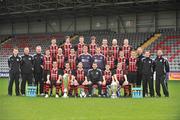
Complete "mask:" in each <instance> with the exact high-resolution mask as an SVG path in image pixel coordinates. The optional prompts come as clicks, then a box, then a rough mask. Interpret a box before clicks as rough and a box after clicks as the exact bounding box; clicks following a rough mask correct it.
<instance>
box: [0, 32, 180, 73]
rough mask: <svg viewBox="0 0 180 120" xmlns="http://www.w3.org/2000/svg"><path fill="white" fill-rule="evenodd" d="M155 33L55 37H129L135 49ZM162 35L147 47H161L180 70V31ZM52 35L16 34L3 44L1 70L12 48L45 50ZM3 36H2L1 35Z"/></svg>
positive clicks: (4, 69)
mask: <svg viewBox="0 0 180 120" xmlns="http://www.w3.org/2000/svg"><path fill="white" fill-rule="evenodd" d="M153 34H154V33H119V34H118V33H116V32H113V31H110V30H94V31H82V32H76V33H73V32H66V33H61V34H54V35H53V37H55V38H56V39H57V42H58V45H60V44H62V43H63V42H64V37H65V36H66V35H70V36H73V35H77V36H80V35H83V36H84V38H85V43H86V44H89V43H90V37H91V36H92V35H94V36H96V39H97V43H98V44H101V42H102V39H103V38H107V39H108V41H109V44H111V41H112V39H114V38H116V39H117V40H118V44H119V45H122V44H123V39H125V38H127V39H129V44H131V45H132V47H133V48H134V49H136V48H137V47H139V46H140V45H141V44H143V43H144V42H145V41H146V40H147V39H148V38H150V37H151V36H152V35H153ZM161 34H162V35H161V36H160V37H159V38H158V40H156V41H155V42H154V43H152V44H151V45H150V46H149V47H148V48H147V49H150V50H152V52H153V53H155V52H156V50H157V49H159V48H161V49H163V50H164V51H165V56H166V57H167V58H168V59H169V61H170V67H171V70H172V71H180V66H179V65H178V63H179V59H180V56H179V54H180V50H179V48H180V40H179V39H180V32H179V31H178V32H175V31H163V32H162V33H161ZM51 37H52V35H50V34H32V35H15V36H13V37H12V38H11V39H9V40H7V41H6V42H4V43H3V44H1V48H0V51H1V53H0V66H1V68H0V72H8V65H7V59H8V56H9V55H11V52H12V48H13V47H14V46H17V47H18V48H19V50H20V55H22V54H23V48H24V47H26V46H28V47H29V48H30V54H34V53H35V47H36V46H37V45H41V46H42V50H43V51H44V50H45V49H46V48H47V47H48V46H49V45H50V39H51ZM0 38H1V37H0ZM78 41H79V40H78V37H75V39H74V40H73V41H72V44H74V45H75V44H77V43H78Z"/></svg>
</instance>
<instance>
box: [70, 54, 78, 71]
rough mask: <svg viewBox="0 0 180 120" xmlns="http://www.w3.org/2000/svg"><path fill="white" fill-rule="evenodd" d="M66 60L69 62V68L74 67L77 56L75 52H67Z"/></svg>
mask: <svg viewBox="0 0 180 120" xmlns="http://www.w3.org/2000/svg"><path fill="white" fill-rule="evenodd" d="M68 62H69V64H70V68H71V69H73V70H74V69H76V63H77V57H76V55H75V54H73V55H72V54H69V56H68Z"/></svg>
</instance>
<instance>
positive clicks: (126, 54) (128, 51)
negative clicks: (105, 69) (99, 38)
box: [122, 45, 132, 59]
mask: <svg viewBox="0 0 180 120" xmlns="http://www.w3.org/2000/svg"><path fill="white" fill-rule="evenodd" d="M122 51H123V52H124V57H125V58H126V59H128V58H129V57H130V55H131V51H132V47H131V46H130V45H128V46H124V45H123V46H122Z"/></svg>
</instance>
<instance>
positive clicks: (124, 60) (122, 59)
mask: <svg viewBox="0 0 180 120" xmlns="http://www.w3.org/2000/svg"><path fill="white" fill-rule="evenodd" d="M118 63H122V69H123V70H125V69H126V58H125V57H123V58H122V57H119V58H118Z"/></svg>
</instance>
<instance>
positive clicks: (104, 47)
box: [101, 45, 109, 57]
mask: <svg viewBox="0 0 180 120" xmlns="http://www.w3.org/2000/svg"><path fill="white" fill-rule="evenodd" d="M108 52H109V46H108V45H107V46H104V45H102V46H101V53H102V54H103V55H104V56H105V57H107V55H108Z"/></svg>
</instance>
